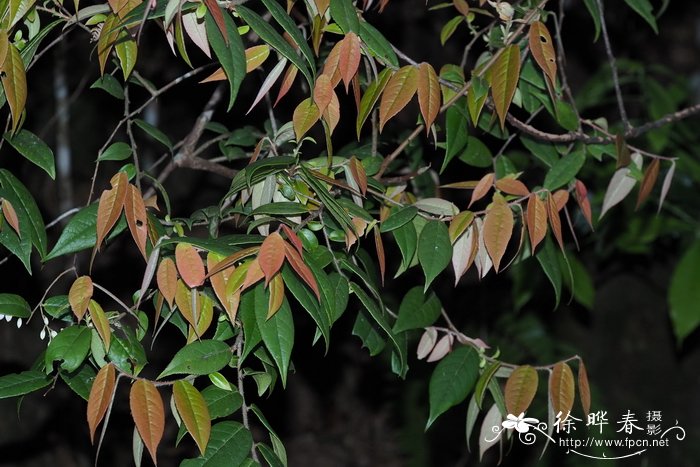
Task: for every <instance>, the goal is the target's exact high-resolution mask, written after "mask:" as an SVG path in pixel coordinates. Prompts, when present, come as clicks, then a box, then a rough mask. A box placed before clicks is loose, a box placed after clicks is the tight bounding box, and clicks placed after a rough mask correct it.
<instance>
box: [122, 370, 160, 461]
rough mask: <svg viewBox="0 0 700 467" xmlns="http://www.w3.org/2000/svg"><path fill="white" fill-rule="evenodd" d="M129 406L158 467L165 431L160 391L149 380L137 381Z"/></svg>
mask: <svg viewBox="0 0 700 467" xmlns="http://www.w3.org/2000/svg"><path fill="white" fill-rule="evenodd" d="M129 406H130V408H131V416H132V418H133V419H134V423H136V429H137V430H138V432H139V435H141V439H142V440H143V444H144V445H145V446H146V448H147V449H148V452H149V453H150V454H151V459H153V463H154V464H156V465H158V460H157V458H156V451H157V449H158V444H159V443H160V440H161V439H162V438H163V429H164V427H165V412H164V410H163V399H161V397H160V393H159V392H158V389H157V388H156V387H155V385H154V384H153V383H152V382H150V381H148V380H145V379H139V380H137V381H136V382H135V383H134V384H133V386H131V392H130V393H129Z"/></svg>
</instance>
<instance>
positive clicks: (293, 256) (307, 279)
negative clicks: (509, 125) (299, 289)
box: [284, 242, 321, 300]
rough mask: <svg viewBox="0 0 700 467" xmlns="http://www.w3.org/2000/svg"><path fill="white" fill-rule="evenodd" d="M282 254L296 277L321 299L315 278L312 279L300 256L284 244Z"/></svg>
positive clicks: (292, 248)
mask: <svg viewBox="0 0 700 467" xmlns="http://www.w3.org/2000/svg"><path fill="white" fill-rule="evenodd" d="M284 254H285V256H286V257H287V261H288V262H289V265H290V266H291V267H292V269H294V271H295V272H296V273H297V275H298V276H299V277H300V278H301V280H303V281H304V283H305V284H306V285H308V286H309V288H310V289H311V290H313V292H314V294H316V298H318V299H319V300H320V299H321V294H320V293H319V291H318V284H317V283H316V278H315V277H314V275H313V273H312V272H311V269H309V267H308V266H307V265H306V263H304V260H303V259H302V258H301V255H300V254H299V253H298V252H297V251H296V250H295V249H294V247H293V246H292V245H290V244H289V243H287V242H284Z"/></svg>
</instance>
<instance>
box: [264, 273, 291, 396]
mask: <svg viewBox="0 0 700 467" xmlns="http://www.w3.org/2000/svg"><path fill="white" fill-rule="evenodd" d="M268 296H269V292H268V291H266V290H265V288H264V284H262V283H261V284H259V285H258V286H257V287H256V288H255V301H256V305H257V304H260V303H261V302H264V303H265V304H266V305H265V306H262V307H261V306H256V307H255V308H256V309H255V315H256V317H257V321H258V328H259V329H260V335H261V336H262V340H263V343H264V344H265V347H266V348H267V350H268V351H269V352H270V355H272V359H273V360H274V361H275V364H276V365H277V368H278V369H279V372H280V377H281V378H282V386H283V387H286V385H287V373H288V371H289V361H290V359H291V356H292V348H293V347H294V320H293V319H292V311H291V310H290V309H289V302H288V301H287V299H286V298H285V299H284V301H283V302H282V306H281V307H280V309H279V310H278V311H277V313H275V314H274V315H273V316H272V317H271V318H270V319H267V303H268Z"/></svg>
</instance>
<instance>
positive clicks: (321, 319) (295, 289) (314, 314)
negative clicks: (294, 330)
mask: <svg viewBox="0 0 700 467" xmlns="http://www.w3.org/2000/svg"><path fill="white" fill-rule="evenodd" d="M323 275H324V276H325V273H323ZM315 276H316V275H315ZM282 279H284V284H285V285H286V286H287V290H289V291H290V292H291V293H292V295H293V296H294V298H296V299H297V301H298V302H299V304H300V305H301V307H302V308H303V309H304V310H305V311H306V312H307V313H308V314H309V315H310V316H311V319H313V320H314V322H315V323H316V326H317V327H318V329H319V331H320V332H321V335H323V340H324V341H325V343H326V351H328V344H329V342H330V330H331V323H330V316H329V314H328V313H327V312H326V311H325V310H323V311H322V310H321V308H320V306H319V303H318V300H316V297H315V296H314V294H313V293H312V292H311V290H310V289H309V288H308V287H307V286H306V285H304V284H303V283H302V282H301V280H300V279H299V278H298V276H297V275H296V274H295V273H294V271H292V269H291V267H290V266H289V265H288V264H285V265H284V267H283V268H282ZM325 279H326V280H325V281H324V284H323V285H322V284H321V281H319V280H318V276H316V283H317V284H318V285H319V290H320V291H321V293H322V294H323V295H322V297H325V296H326V293H325V292H324V290H323V287H324V285H329V284H328V280H327V277H326V278H325ZM322 300H323V298H322ZM326 300H327V298H326ZM330 306H331V307H332V306H333V305H330Z"/></svg>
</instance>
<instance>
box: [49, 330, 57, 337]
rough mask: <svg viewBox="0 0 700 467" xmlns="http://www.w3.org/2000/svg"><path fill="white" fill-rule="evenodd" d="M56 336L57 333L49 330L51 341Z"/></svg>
mask: <svg viewBox="0 0 700 467" xmlns="http://www.w3.org/2000/svg"><path fill="white" fill-rule="evenodd" d="M56 334H58V333H57V332H56V331H54V330H53V329H51V330H50V331H49V336H51V338H52V339H53V338H54V337H56Z"/></svg>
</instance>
